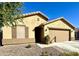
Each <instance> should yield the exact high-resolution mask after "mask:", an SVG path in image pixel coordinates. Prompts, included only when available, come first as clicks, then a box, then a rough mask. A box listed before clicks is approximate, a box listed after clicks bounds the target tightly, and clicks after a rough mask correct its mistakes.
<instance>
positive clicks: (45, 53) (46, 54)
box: [40, 51, 52, 56]
mask: <svg viewBox="0 0 79 59" xmlns="http://www.w3.org/2000/svg"><path fill="white" fill-rule="evenodd" d="M40 56H52V53H50V54H49V53H48V52H47V51H45V52H42V53H41V55H40Z"/></svg>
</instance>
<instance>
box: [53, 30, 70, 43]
mask: <svg viewBox="0 0 79 59" xmlns="http://www.w3.org/2000/svg"><path fill="white" fill-rule="evenodd" d="M54 31H55V30H54ZM55 36H56V42H63V41H68V39H69V31H60V30H58V31H57V30H56V31H55Z"/></svg>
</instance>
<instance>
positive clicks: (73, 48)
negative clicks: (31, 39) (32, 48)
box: [37, 41, 79, 52]
mask: <svg viewBox="0 0 79 59" xmlns="http://www.w3.org/2000/svg"><path fill="white" fill-rule="evenodd" d="M37 45H38V46H39V47H41V48H45V47H57V48H60V49H63V50H66V51H70V52H79V41H66V42H62V43H53V44H49V45H45V44H37Z"/></svg>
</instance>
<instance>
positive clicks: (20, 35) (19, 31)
mask: <svg viewBox="0 0 79 59" xmlns="http://www.w3.org/2000/svg"><path fill="white" fill-rule="evenodd" d="M16 38H17V39H25V26H17V27H16Z"/></svg>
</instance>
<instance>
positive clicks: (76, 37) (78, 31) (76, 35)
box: [75, 28, 79, 40]
mask: <svg viewBox="0 0 79 59" xmlns="http://www.w3.org/2000/svg"><path fill="white" fill-rule="evenodd" d="M75 39H76V40H79V28H76V29H75Z"/></svg>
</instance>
